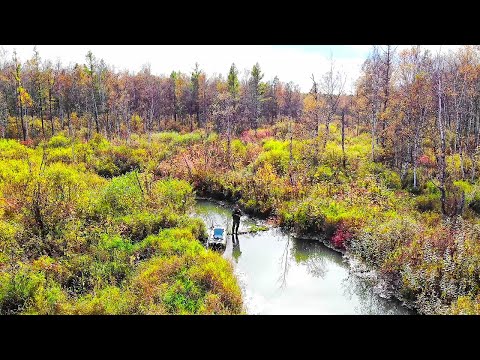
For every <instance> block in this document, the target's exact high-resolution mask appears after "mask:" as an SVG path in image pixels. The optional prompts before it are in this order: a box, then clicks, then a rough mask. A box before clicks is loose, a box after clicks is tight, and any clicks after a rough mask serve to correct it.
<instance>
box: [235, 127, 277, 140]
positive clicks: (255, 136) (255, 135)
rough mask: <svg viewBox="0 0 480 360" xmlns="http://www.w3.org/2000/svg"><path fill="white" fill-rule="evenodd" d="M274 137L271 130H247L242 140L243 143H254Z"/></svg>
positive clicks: (243, 133)
mask: <svg viewBox="0 0 480 360" xmlns="http://www.w3.org/2000/svg"><path fill="white" fill-rule="evenodd" d="M271 136H272V132H271V130H270V129H257V131H256V132H255V130H245V131H244V132H242V135H241V136H240V138H241V139H242V141H243V142H246V143H247V142H254V141H257V140H261V139H265V138H268V137H271Z"/></svg>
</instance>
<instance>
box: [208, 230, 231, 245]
mask: <svg viewBox="0 0 480 360" xmlns="http://www.w3.org/2000/svg"><path fill="white" fill-rule="evenodd" d="M226 245H227V231H226V230H225V228H223V227H214V228H212V231H211V233H210V236H209V237H208V241H207V246H226Z"/></svg>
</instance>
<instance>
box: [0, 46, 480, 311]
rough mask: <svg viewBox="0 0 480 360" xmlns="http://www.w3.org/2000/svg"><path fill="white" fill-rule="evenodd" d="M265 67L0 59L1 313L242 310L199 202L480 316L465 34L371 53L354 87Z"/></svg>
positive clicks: (479, 134)
mask: <svg viewBox="0 0 480 360" xmlns="http://www.w3.org/2000/svg"><path fill="white" fill-rule="evenodd" d="M32 48H33V47H32ZM261 63H262V61H261V59H259V62H258V63H256V64H252V67H251V69H249V71H248V72H246V71H245V72H244V73H241V72H240V71H239V70H238V69H237V67H236V66H235V64H232V65H231V67H230V68H229V69H224V71H225V74H226V76H223V75H217V74H214V75H212V74H207V73H206V72H205V71H203V70H202V67H201V64H195V66H194V67H193V68H192V70H191V71H190V72H188V73H184V72H179V71H172V72H171V73H170V74H168V75H156V74H153V73H152V70H151V68H150V66H148V65H145V66H144V67H143V69H142V70H141V71H138V72H135V73H134V72H129V71H116V70H114V68H113V67H112V66H110V65H109V64H107V63H105V61H103V60H102V59H100V58H97V57H96V56H95V55H94V54H93V53H92V52H88V53H87V54H86V56H85V60H84V62H83V63H81V64H80V63H78V64H70V65H64V64H62V63H61V62H60V61H58V62H56V63H55V62H52V61H50V60H45V59H43V58H42V54H40V53H39V52H38V51H37V50H36V49H34V51H33V52H32V55H31V58H29V59H28V60H26V61H24V62H21V61H20V60H19V58H18V57H17V54H16V53H15V52H13V53H8V54H7V53H6V52H5V53H1V52H0V314H245V313H248V311H247V310H246V309H245V306H244V294H242V289H241V286H240V285H239V282H238V279H237V277H236V275H235V271H234V266H233V265H232V264H231V263H230V262H229V260H227V259H225V258H224V257H222V254H221V253H218V252H216V251H214V250H211V249H207V248H206V247H205V246H204V242H205V240H206V238H207V237H208V224H205V223H204V222H202V220H200V219H198V218H195V217H193V216H192V215H191V214H192V211H193V208H194V205H195V202H196V198H197V197H199V196H201V197H204V198H209V199H214V200H217V201H223V202H225V203H226V204H233V203H236V204H238V205H239V206H240V208H241V209H242V211H243V212H244V213H245V214H246V215H248V216H251V217H254V218H258V219H264V220H265V221H266V222H268V224H269V226H272V227H278V228H281V229H283V230H285V231H288V232H290V233H292V234H295V236H297V237H302V236H305V237H309V236H310V237H312V236H317V237H319V238H321V240H319V241H323V242H324V243H325V244H326V245H328V246H329V247H330V248H332V249H334V250H335V251H338V252H340V253H341V254H343V256H345V257H348V258H349V259H354V260H355V261H358V262H359V263H361V264H362V266H364V267H365V268H366V269H369V270H372V271H374V272H375V273H376V274H377V275H378V279H377V280H378V281H381V282H382V283H383V284H384V285H385V287H386V288H388V290H389V293H390V294H391V296H392V297H394V298H395V299H398V300H399V301H401V302H402V303H403V304H405V306H408V307H409V308H410V309H413V310H414V311H415V312H417V313H419V314H480V163H479V160H480V158H479V156H480V152H479V150H480V46H464V47H461V48H459V49H458V50H455V51H452V50H450V51H444V52H438V53H433V52H431V51H429V50H426V49H424V48H423V47H422V46H411V47H409V48H405V49H398V48H397V47H396V46H372V47H371V49H370V51H369V54H368V57H367V58H366V59H365V60H364V62H363V65H362V67H361V74H360V76H359V78H358V79H356V81H355V84H354V87H353V91H349V90H348V89H347V86H346V75H345V73H343V72H342V70H341V69H340V67H338V65H337V64H336V62H335V59H333V58H332V59H331V61H330V66H329V69H328V70H327V71H325V72H324V73H320V74H305V77H306V78H309V79H310V82H311V89H310V91H308V92H302V91H301V90H300V87H299V86H298V85H297V84H295V83H293V82H291V81H288V80H289V79H279V78H278V77H274V78H272V79H268V78H266V76H265V75H264V72H263V69H262V67H261V65H260V64H261ZM172 70H173V69H172Z"/></svg>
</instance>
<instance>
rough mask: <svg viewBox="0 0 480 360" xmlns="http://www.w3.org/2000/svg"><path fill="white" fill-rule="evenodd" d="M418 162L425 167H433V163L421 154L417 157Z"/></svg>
mask: <svg viewBox="0 0 480 360" xmlns="http://www.w3.org/2000/svg"><path fill="white" fill-rule="evenodd" d="M418 164H419V165H422V166H426V167H434V166H435V163H434V162H433V161H432V160H431V159H430V158H429V157H428V156H427V155H422V156H420V157H419V158H418Z"/></svg>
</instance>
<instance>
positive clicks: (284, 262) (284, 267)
mask: <svg viewBox="0 0 480 360" xmlns="http://www.w3.org/2000/svg"><path fill="white" fill-rule="evenodd" d="M290 238H291V235H289V234H288V235H287V241H285V246H284V248H283V252H282V256H281V257H280V269H281V271H280V276H279V278H278V282H279V283H280V289H284V288H285V287H286V286H287V275H288V270H289V269H290V256H289V255H290Z"/></svg>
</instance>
